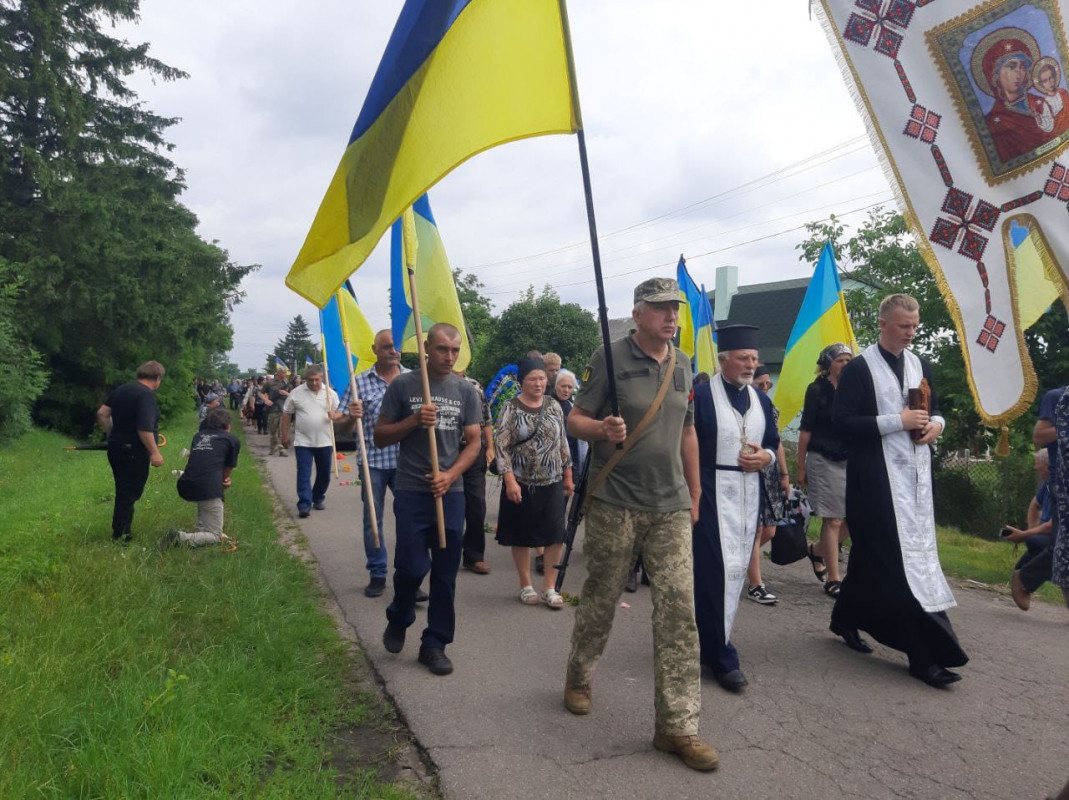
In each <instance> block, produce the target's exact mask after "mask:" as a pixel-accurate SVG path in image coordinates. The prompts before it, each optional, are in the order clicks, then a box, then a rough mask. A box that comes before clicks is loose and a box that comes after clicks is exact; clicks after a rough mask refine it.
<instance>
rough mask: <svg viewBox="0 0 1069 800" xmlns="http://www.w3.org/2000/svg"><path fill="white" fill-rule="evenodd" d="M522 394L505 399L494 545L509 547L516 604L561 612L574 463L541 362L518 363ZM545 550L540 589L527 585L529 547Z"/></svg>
mask: <svg viewBox="0 0 1069 800" xmlns="http://www.w3.org/2000/svg"><path fill="white" fill-rule="evenodd" d="M517 377H518V378H519V381H520V393H519V395H517V396H516V397H514V398H512V399H511V400H509V401H508V403H507V404H506V406H505V409H504V412H503V413H502V415H501V422H500V424H499V426H498V432H497V436H496V441H495V444H496V451H497V460H498V466H499V468H500V470H501V473H502V487H501V505H500V508H499V511H498V529H497V537H496V538H497V541H498V542H499V543H500V544H502V545H505V546H507V547H511V548H512V560H513V562H514V563H515V565H516V573H517V576H518V578H519V581H520V602H522V603H524V604H525V605H537V604H538V603H543V604H545V605H546V606H548V607H549V608H552V609H560V608H561V607H563V605H564V598H562V597H561V595H560V594H559V593H558V592H557V591H556V590H555V588H554V586H555V584H556V581H557V570H556V567H555V565H556V564H558V563H560V557H561V550H562V548H563V544H564V525H563V520H564V502H565V498H566V497H570V496H571V494H572V459H571V455H570V453H569V452H568V440H567V436H566V434H565V430H564V414H563V413H562V412H561V408H560V405H559V404H558V403H556V402H554V401H553V400H552V399H550V398H549V397H546V396H545V392H546V370H545V364H544V363H543V362H542V359H540V358H525V359H523V360H522V361H520V363H519V369H518V373H517ZM537 547H544V548H545V570H544V573H543V577H542V591H541V592H536V591H535V589H534V587H533V586H532V585H531V548H537Z"/></svg>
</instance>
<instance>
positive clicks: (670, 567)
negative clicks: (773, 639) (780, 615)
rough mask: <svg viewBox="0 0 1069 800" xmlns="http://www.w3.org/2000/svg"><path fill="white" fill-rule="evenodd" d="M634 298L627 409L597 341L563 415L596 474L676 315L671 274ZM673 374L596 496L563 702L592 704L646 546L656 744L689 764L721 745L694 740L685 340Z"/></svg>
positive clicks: (706, 759)
mask: <svg viewBox="0 0 1069 800" xmlns="http://www.w3.org/2000/svg"><path fill="white" fill-rule="evenodd" d="M634 300H635V307H634V310H633V311H632V317H633V319H634V321H635V325H636V330H635V332H634V333H632V334H631V335H630V336H628V337H626V338H624V339H620V340H618V341H615V342H613V343H612V345H611V346H612V357H613V367H614V370H615V373H616V391H617V396H618V399H619V403H620V414H621V416H619V417H614V416H611V411H610V409H611V405H610V398H609V391H608V381H607V378H606V368H605V352H604V349H599V350H597V351H595V353H594V354H593V355H592V356H591V357H590V363H589V364H588V366H587V368H586V371H585V373H584V374H583V386H582V389H581V390H580V392H579V395H578V396H577V397H576V399H575V407H574V408H573V409H572V412H571V414H570V415H569V417H568V430H569V432H570V433H571V434H572V435H573V436H576V437H577V438H580V439H585V440H586V441H588V442H591V443H592V446H593V448H594V454H593V460H592V463H591V469H590V476H591V478H590V479H591V480H594V477H593V476H596V475H597V474H598V473H599V472H600V470H601V467H602V465H604V464H605V462H606V461H608V460H609V459H610V458H611V457H612V454H613V453H614V452H615V450H616V444H617V443H619V442H622V441H624V440H625V438H626V437H627V434H628V430H629V429H631V430H633V429H634V428H636V427H637V426H638V424H639V421H640V420H641V419H642V418H643V416H645V414H646V411H647V410H648V409H649V408H650V406H651V405H652V404H653V401H654V398H655V396H656V395H657V390H658V389H659V388H660V385H661V382H662V380H664V379H665V377H666V376H667V372H668V368H669V361H670V356H671V353H672V349H671V348H673V347H674V346H673V344H672V338H673V336H674V335H675V332H676V325H677V322H678V318H679V303H680V299H679V288H678V286H677V284H676V282H675V281H674V280H672V279H670V278H651V279H650V280H648V281H645V282H643V283H642V284H640V285H639V286H638V288H636V289H635V296H634ZM667 380H668V381H670V383H669V385H668V393H667V394H666V395H665V397H664V400H663V403H662V405H661V408H660V410H658V412H657V414H656V415H655V416H654V417H653V420H652V421H651V423H650V424H649V425H648V426H647V427H646V428H645V429H644V430H643V431H642V432H641V433H640V435H639V438H638V439H637V440H636V442H635V444H634V445H633V446H632V448H631V450H629V451H628V453H627V454H626V455H625V456H624V457H623V459H622V460H621V461H620V462H619V463H618V464H617V466H616V467H615V468H614V469H613V470H612V471H611V472H610V473H609V474H608V476H607V477H606V478H605V480H604V481H603V482H602V483H601V484H600V485H598V486H597V487H595V488H594V491H593V493H591V495H590V497H589V505H588V508H587V514H586V543H585V546H584V552H585V554H586V559H587V568H588V571H589V577H588V578H587V580H586V583H584V584H583V592H582V596H581V598H580V601H579V607H578V609H577V610H576V614H575V629H574V631H573V632H572V651H571V655H570V657H569V659H568V673H567V678H566V683H565V690H564V705H565V707H566V708H567V709H568V710H569V711H571V712H572V713H573V714H588V713H590V709H591V678H592V676H593V673H594V667H595V665H596V664H597V661H598V658H599V657H600V656H601V653H602V651H603V650H604V648H605V643H606V642H607V641H608V638H609V631H610V630H611V628H612V620H613V615H614V613H615V611H616V605H617V601H618V600H619V597H620V593H621V592H622V591H623V587H624V581H625V580H626V578H627V574H628V571H629V570H630V569H631V565H632V564H633V563H634V562H635V559H636V558H637V557H638V556H640V555H641V556H642V562H643V564H644V565H645V567H646V571H647V573H648V574H649V578H650V588H651V591H652V596H653V647H654V665H655V666H654V668H655V671H656V675H655V709H656V731H655V735H654V738H653V746H654V747H655V748H656V749H657V750H660V751H662V752H666V753H675V754H677V755H679V756H680V757H681V758H682V759H683V761H684V763H685V764H686V765H687V766H689V767H691V768H693V769H700V770H710V769H715V768H716V767H717V765H718V763H719V762H718V758H717V754H716V750H714V749H713V748H712V747H710V746H709V745H707V744H705V743H703V742H702V741H701V740H700V739H699V738H698V718H699V714H700V711H701V673H700V667H699V661H698V631H697V628H696V626H695V622H694V572H693V566H692V558H693V556H692V551H691V526H692V525H693V523H694V520H695V516H696V513H697V509H698V501H699V498H700V495H701V488H700V482H699V476H698V440H697V436H696V435H695V432H694V408H693V403H692V402H691V369H690V359H689V358H687V356H686V355H685V354H684V353H683V352H681V351H680V350H678V349H676V350H675V367H674V368H673V372H672V374H671V375H670V376H667Z"/></svg>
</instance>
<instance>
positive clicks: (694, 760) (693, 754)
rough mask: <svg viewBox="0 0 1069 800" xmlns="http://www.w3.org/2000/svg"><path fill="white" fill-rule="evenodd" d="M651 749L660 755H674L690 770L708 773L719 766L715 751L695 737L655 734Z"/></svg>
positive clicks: (718, 757)
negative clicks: (658, 751) (659, 752)
mask: <svg viewBox="0 0 1069 800" xmlns="http://www.w3.org/2000/svg"><path fill="white" fill-rule="evenodd" d="M653 749H654V750H660V751H661V752H662V753H675V754H676V755H677V756H679V757H680V758H681V759H683V763H684V764H686V765H687V766H688V767H690V768H691V769H698V770H703V771H708V770H712V769H716V768H717V767H719V766H720V756H718V755H717V754H716V750H715V749H714V748H713V747H712V746H711V745H708V744H706V743H705V742H703V741H702V740H701V739H699V738H698V737H697V736H669V735H667V734H664V733H658V734H655V735H654V737H653Z"/></svg>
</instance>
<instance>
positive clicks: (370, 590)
mask: <svg viewBox="0 0 1069 800" xmlns="http://www.w3.org/2000/svg"><path fill="white" fill-rule="evenodd" d="M385 591H386V579H385V578H374V577H373V578H372V579H371V582H370V583H368V585H367V586H365V587H364V597H382V593H383V592H385Z"/></svg>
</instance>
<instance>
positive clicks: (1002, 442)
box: [995, 425, 1010, 458]
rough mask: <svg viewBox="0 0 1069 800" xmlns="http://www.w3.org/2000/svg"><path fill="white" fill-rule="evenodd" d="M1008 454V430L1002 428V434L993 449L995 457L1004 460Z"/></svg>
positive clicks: (1004, 427)
mask: <svg viewBox="0 0 1069 800" xmlns="http://www.w3.org/2000/svg"><path fill="white" fill-rule="evenodd" d="M1009 454H1010V429H1009V428H1007V427H1006V426H1005V425H1003V426H1002V433H1001V434H1000V435H999V437H998V445H997V446H996V447H995V455H996V456H998V457H999V458H1005V457H1006V456H1008V455H1009Z"/></svg>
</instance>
